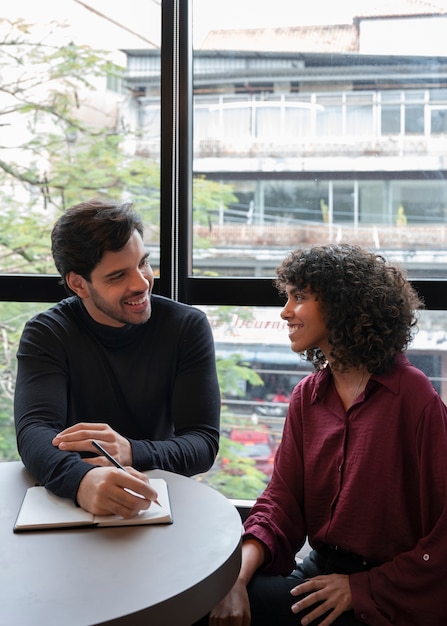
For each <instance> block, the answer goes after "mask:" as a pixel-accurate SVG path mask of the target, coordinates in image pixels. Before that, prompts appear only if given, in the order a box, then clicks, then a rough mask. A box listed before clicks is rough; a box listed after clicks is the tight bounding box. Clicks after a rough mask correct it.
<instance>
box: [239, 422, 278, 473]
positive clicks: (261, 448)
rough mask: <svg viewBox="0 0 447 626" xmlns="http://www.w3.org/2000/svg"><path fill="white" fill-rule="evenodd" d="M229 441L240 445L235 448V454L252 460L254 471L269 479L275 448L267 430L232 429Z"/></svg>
mask: <svg viewBox="0 0 447 626" xmlns="http://www.w3.org/2000/svg"><path fill="white" fill-rule="evenodd" d="M229 439H230V441H234V442H237V443H238V444H241V446H238V448H237V454H239V455H240V456H245V457H247V458H250V459H253V461H254V462H255V467H256V469H258V470H259V471H261V472H262V473H263V474H265V475H266V476H267V477H268V478H270V476H271V475H272V473H273V462H274V458H275V452H276V446H275V443H274V440H273V437H272V436H271V434H270V433H269V431H268V430H266V429H259V428H258V429H255V428H253V429H242V428H232V429H231V430H230V433H229Z"/></svg>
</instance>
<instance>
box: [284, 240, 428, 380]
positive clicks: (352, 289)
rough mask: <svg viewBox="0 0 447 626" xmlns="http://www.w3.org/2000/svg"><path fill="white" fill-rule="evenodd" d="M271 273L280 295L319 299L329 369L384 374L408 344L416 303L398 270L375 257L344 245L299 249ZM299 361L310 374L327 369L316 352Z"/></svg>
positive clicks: (324, 360) (315, 350) (320, 354)
mask: <svg viewBox="0 0 447 626" xmlns="http://www.w3.org/2000/svg"><path fill="white" fill-rule="evenodd" d="M276 274H277V278H276V281H275V284H276V287H277V288H278V290H279V292H280V293H284V292H285V289H286V286H287V285H293V286H295V287H297V288H298V289H299V290H305V289H308V290H309V291H310V292H311V293H313V294H315V295H316V296H317V298H318V300H320V302H321V306H322V312H323V316H324V320H325V323H326V327H327V329H328V340H329V343H330V345H331V355H330V356H331V359H333V361H332V362H331V366H332V367H333V368H334V369H339V370H345V369H349V368H350V367H360V366H362V365H364V366H366V367H367V368H368V371H369V372H371V373H372V374H381V373H384V372H386V371H387V370H389V369H390V367H391V366H392V364H393V362H394V358H395V356H396V354H397V353H398V352H402V351H404V350H406V349H407V347H408V345H409V343H410V342H411V340H412V339H413V335H414V331H415V329H416V323H417V310H418V309H421V308H423V304H422V301H421V300H420V298H419V296H418V295H417V293H416V291H415V290H414V288H413V287H412V285H411V284H410V283H409V282H408V280H407V279H406V275H405V272H404V270H403V269H401V268H399V266H398V265H395V264H393V263H389V262H387V261H386V260H385V258H384V257H382V256H381V255H379V254H375V253H373V252H369V251H367V250H365V249H363V248H361V247H360V246H355V245H350V244H340V245H327V246H316V247H313V248H310V249H299V250H295V251H294V252H291V253H290V254H289V255H288V256H287V257H286V258H285V259H284V261H283V262H282V264H281V265H280V266H279V267H278V268H277V270H276ZM305 356H306V357H307V359H308V360H309V361H311V362H312V363H313V364H314V366H315V368H316V369H321V368H323V367H325V366H326V364H327V360H326V357H325V355H324V354H323V353H322V352H321V350H319V349H318V348H311V349H309V350H307V351H306V352H305Z"/></svg>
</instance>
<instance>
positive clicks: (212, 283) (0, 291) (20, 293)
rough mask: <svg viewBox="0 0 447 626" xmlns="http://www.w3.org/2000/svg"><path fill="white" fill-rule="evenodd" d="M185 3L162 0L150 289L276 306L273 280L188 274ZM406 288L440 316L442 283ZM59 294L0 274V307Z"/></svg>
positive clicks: (42, 281) (188, 41)
mask: <svg viewBox="0 0 447 626" xmlns="http://www.w3.org/2000/svg"><path fill="white" fill-rule="evenodd" d="M148 1H149V0H148ZM192 5H193V0H162V23H161V28H162V36H161V178H160V202H161V206H160V212H161V216H160V219H161V227H160V278H157V279H156V281H155V287H154V291H155V292H156V293H160V294H161V295H164V296H167V297H169V298H173V299H175V300H180V301H182V302H186V303H188V304H192V305H243V306H278V305H279V304H280V301H279V297H278V294H277V291H276V289H275V288H274V285H273V277H272V278H249V277H244V278H231V277H216V278H214V277H213V278H209V277H195V276H193V275H192V174H193V145H192V139H193V128H192V120H193V95H192V94H193V45H192V10H193V6H192ZM137 208H138V207H137ZM409 278H410V280H411V279H412V277H411V276H409ZM412 283H413V284H414V286H415V288H416V289H417V291H418V292H419V294H420V295H421V296H422V298H423V300H424V302H425V305H426V308H427V309H432V310H447V288H446V287H447V277H446V279H442V278H437V279H428V278H427V279H419V278H418V279H417V280H412ZM65 295H66V293H65V291H64V289H63V287H62V286H61V284H60V278H59V277H58V276H56V275H41V274H4V273H3V274H0V301H4V302H7V301H13V302H57V301H58V300H60V299H62V298H63V297H65Z"/></svg>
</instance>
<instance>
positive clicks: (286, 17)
mask: <svg viewBox="0 0 447 626" xmlns="http://www.w3.org/2000/svg"><path fill="white" fill-rule="evenodd" d="M378 2H381V0H339V1H338V2H335V1H334V0H311V2H308V3H306V4H305V5H304V3H303V2H300V1H299V0H194V3H193V30H194V44H195V45H200V43H201V41H203V39H204V38H205V37H206V35H207V33H208V31H209V30H211V29H223V28H247V27H267V26H299V25H303V24H322V23H325V24H330V23H348V24H349V23H351V22H352V16H353V15H355V14H357V13H358V11H359V9H367V8H370V7H371V6H373V5H376V4H377V3H378ZM391 3H392V0H388V4H391ZM5 5H6V6H4V7H2V16H3V17H25V16H26V18H27V19H28V20H34V19H36V20H42V19H45V20H46V21H49V20H55V21H59V22H63V21H66V20H69V21H70V22H71V23H72V24H73V28H74V29H75V30H76V31H77V32H79V33H82V32H83V33H84V35H89V38H91V37H92V38H94V39H95V40H96V42H97V45H96V46H95V47H102V46H103V41H104V39H105V37H106V36H108V37H110V35H109V33H110V32H113V27H112V22H109V23H110V28H107V29H106V28H104V27H103V28H102V29H96V30H94V27H92V29H93V30H92V32H91V33H86V32H85V30H86V28H87V23H91V20H86V16H87V15H88V16H90V17H92V15H94V14H93V13H92V12H91V11H88V10H87V9H86V8H85V6H84V5H90V6H91V7H93V8H94V9H96V10H97V11H98V12H100V13H103V14H105V15H107V16H108V17H109V18H110V19H111V20H116V21H117V22H120V23H123V24H125V25H126V27H127V29H128V32H127V34H126V31H123V32H122V33H121V35H119V37H120V41H122V43H120V47H129V43H130V42H131V41H134V42H135V43H137V42H138V38H136V37H135V36H132V33H140V34H141V36H142V37H141V38H140V41H141V45H140V47H144V45H145V41H144V39H147V40H148V41H152V40H153V41H154V42H155V43H157V40H158V39H159V33H160V0H125V2H111V1H110V0H58V1H57V2H54V0H39V2H36V0H14V1H13V2H8V3H5ZM303 5H304V6H303ZM106 31H107V32H106ZM143 37H144V39H143Z"/></svg>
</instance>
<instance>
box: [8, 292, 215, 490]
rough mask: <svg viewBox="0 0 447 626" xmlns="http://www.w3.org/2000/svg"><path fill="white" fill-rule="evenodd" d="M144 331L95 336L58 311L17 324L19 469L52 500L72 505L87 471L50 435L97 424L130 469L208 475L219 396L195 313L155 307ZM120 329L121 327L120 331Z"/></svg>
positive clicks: (203, 327) (208, 344)
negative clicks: (120, 439)
mask: <svg viewBox="0 0 447 626" xmlns="http://www.w3.org/2000/svg"><path fill="white" fill-rule="evenodd" d="M156 305H157V307H156V308H157V310H156V311H154V314H153V319H152V318H151V320H150V324H148V325H147V326H146V327H144V328H143V327H138V328H130V329H129V331H130V332H129V333H126V332H124V333H120V332H119V329H118V332H114V331H115V330H116V329H110V328H106V329H103V328H102V329H98V328H96V326H95V325H94V324H92V323H91V322H90V320H88V319H87V321H85V319H84V318H83V317H81V318H80V315H82V311H81V313H79V309H80V307H79V305H77V306H76V304H71V305H70V303H68V304H65V305H63V306H59V307H57V306H56V307H54V308H53V309H51V310H49V311H47V312H45V313H44V314H40V315H38V316H37V317H36V318H34V319H33V320H30V322H29V323H28V324H27V325H26V326H25V329H24V331H23V333H22V337H21V341H20V345H19V350H18V353H17V357H18V371H17V381H16V391H15V399H14V414H15V425H16V434H17V445H18V449H19V453H20V455H21V458H22V460H23V462H24V464H25V466H26V467H27V468H28V469H29V471H30V472H31V473H32V474H33V476H34V477H35V478H36V479H37V480H38V481H39V482H40V483H41V484H43V485H45V486H46V487H47V488H48V489H49V490H50V491H52V492H53V493H55V494H57V495H60V496H64V497H68V498H71V499H72V500H73V501H76V494H77V490H78V487H79V483H80V481H81V480H82V478H83V476H84V475H85V473H86V472H88V471H90V470H92V469H93V467H92V465H90V464H88V463H86V462H85V461H84V460H83V459H82V456H85V455H90V454H91V453H88V452H87V453H86V454H82V455H80V454H78V453H73V452H64V451H61V450H58V449H57V448H55V447H54V446H53V445H52V439H53V438H54V436H55V435H56V434H57V433H59V432H61V431H62V430H64V429H65V428H67V427H68V426H70V425H72V424H75V423H77V422H81V421H85V422H105V423H108V424H109V425H110V426H111V428H113V429H114V430H115V431H116V432H118V433H120V434H121V435H122V436H124V437H127V438H128V440H129V441H130V443H131V446H132V451H133V462H132V464H133V466H134V467H135V468H136V469H138V470H140V471H144V470H148V469H157V468H160V469H166V470H170V471H174V472H177V473H181V474H184V475H193V474H196V473H199V472H204V471H206V470H208V469H209V468H210V467H211V465H212V464H213V462H214V459H215V457H216V454H217V450H218V443H219V418H220V393H219V387H218V381H217V373H216V363H215V355H214V343H213V337H212V333H211V328H210V326H209V323H208V320H207V318H206V316H205V314H204V313H202V312H201V311H198V310H196V309H193V308H192V307H186V305H180V304H179V303H173V302H171V301H166V302H165V301H164V300H163V301H162V302H159V301H158V300H157V302H156ZM123 330H124V331H126V329H123Z"/></svg>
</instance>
